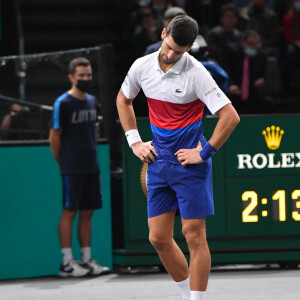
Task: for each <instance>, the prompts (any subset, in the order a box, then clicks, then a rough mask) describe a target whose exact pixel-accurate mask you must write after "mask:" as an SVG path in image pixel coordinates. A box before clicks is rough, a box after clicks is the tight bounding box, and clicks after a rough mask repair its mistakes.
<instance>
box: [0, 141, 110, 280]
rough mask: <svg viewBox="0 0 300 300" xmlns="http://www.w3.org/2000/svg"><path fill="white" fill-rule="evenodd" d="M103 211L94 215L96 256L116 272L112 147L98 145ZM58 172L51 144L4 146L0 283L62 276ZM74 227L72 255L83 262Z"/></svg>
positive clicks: (0, 172)
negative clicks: (112, 208) (112, 217)
mask: <svg viewBox="0 0 300 300" xmlns="http://www.w3.org/2000/svg"><path fill="white" fill-rule="evenodd" d="M98 156H99V162H100V168H101V184H102V193H103V208H102V209H101V210H97V211H95V213H94V216H93V236H92V256H93V258H94V259H95V260H97V261H98V262H99V263H100V264H103V265H106V266H109V267H110V268H111V267H112V236H111V207H110V169H109V162H110V158H109V146H108V145H107V144H100V145H98ZM61 212H62V184H61V176H60V174H59V168H58V166H57V164H56V163H55V160H54V158H53V156H52V154H51V150H50V147H49V146H48V145H34V146H5V147H1V146H0V237H1V242H0V279H10V278H25V277H35V276H47V275H56V274H58V270H59V265H60V263H61V252H60V246H59V239H58V234H57V227H58V222H59V218H60V215H61ZM76 224H77V220H76V222H74V227H73V242H72V243H73V245H72V246H73V254H74V257H75V258H76V259H80V253H79V245H78V242H77V238H76V236H77V232H76Z"/></svg>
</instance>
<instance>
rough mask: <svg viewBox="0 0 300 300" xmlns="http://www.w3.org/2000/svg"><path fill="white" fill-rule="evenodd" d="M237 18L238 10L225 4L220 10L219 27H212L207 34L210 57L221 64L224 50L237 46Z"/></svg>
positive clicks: (231, 5) (239, 34) (231, 4)
mask: <svg viewBox="0 0 300 300" xmlns="http://www.w3.org/2000/svg"><path fill="white" fill-rule="evenodd" d="M238 18H239V11H238V8H237V7H236V6H235V5H234V4H233V3H229V4H225V5H224V6H222V7H221V9H220V25H219V26H216V27H213V28H212V29H211V30H209V32H208V34H207V38H206V40H207V43H208V48H209V53H210V57H211V58H213V59H215V60H216V61H217V62H218V63H219V64H222V63H223V62H222V60H223V53H224V49H225V48H226V47H228V46H235V45H238V44H239V42H240V37H241V33H240V31H239V30H237V29H236V26H237V23H238Z"/></svg>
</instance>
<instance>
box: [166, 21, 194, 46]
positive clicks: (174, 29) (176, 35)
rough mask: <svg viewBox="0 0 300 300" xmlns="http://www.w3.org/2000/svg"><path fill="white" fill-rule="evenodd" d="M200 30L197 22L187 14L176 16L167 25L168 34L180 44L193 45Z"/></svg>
mask: <svg viewBox="0 0 300 300" xmlns="http://www.w3.org/2000/svg"><path fill="white" fill-rule="evenodd" d="M198 31H199V26H198V24H197V22H196V21H195V20H194V19H193V18H191V17H189V16H186V15H180V16H177V17H175V18H174V19H173V20H172V21H171V22H170V24H169V25H168V27H167V36H168V35H170V36H171V37H172V38H173V40H174V42H175V43H176V44H177V45H179V46H191V45H192V44H193V43H194V41H195V39H196V37H197V35H198Z"/></svg>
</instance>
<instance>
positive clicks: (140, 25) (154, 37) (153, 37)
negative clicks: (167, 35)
mask: <svg viewBox="0 0 300 300" xmlns="http://www.w3.org/2000/svg"><path fill="white" fill-rule="evenodd" d="M158 40H159V34H158V31H157V28H156V25H155V19H154V15H153V13H152V11H151V9H149V8H142V9H140V10H139V11H138V13H137V16H136V26H135V29H134V32H133V34H132V37H131V38H130V52H131V54H132V58H133V59H136V58H137V57H140V56H141V55H142V54H143V52H144V49H145V48H146V47H147V46H148V45H150V44H152V43H153V42H156V41H158Z"/></svg>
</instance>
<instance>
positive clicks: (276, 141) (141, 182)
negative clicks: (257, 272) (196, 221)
mask: <svg viewBox="0 0 300 300" xmlns="http://www.w3.org/2000/svg"><path fill="white" fill-rule="evenodd" d="M217 120H218V119H217V118H215V117H208V118H206V119H204V120H203V130H204V135H205V136H206V138H207V139H209V138H210V136H211V135H212V133H213V130H214V128H215V125H216V123H217ZM138 128H139V132H140V134H141V136H142V139H143V140H144V141H147V140H151V139H152V134H151V131H150V126H149V120H148V119H139V120H138ZM299 132H300V116H251V117H250V116H249V117H247V116H245V117H243V116H242V117H241V122H240V124H239V125H238V126H237V128H236V129H235V131H234V132H233V133H232V135H231V136H230V138H229V139H228V141H227V142H226V144H225V145H224V146H223V147H222V148H221V149H220V150H219V151H218V152H217V153H216V154H215V155H214V157H213V185H214V204H215V215H214V216H211V217H208V218H207V236H208V242H209V245H210V249H211V252H212V261H213V263H216V264H217V263H240V262H244V263H248V262H262V261H265V262H271V261H278V262H285V261H296V260H299V261H300V239H299V237H300V180H299V179H300V178H299V175H300V138H299ZM123 146H124V147H123V156H124V160H123V163H124V195H125V196H124V211H125V214H124V220H125V249H123V250H122V251H118V250H115V259H116V261H117V262H119V263H121V264H122V262H123V263H124V264H126V263H131V264H135V258H134V257H135V255H136V256H138V255H140V256H142V255H144V256H145V259H144V263H145V264H151V259H150V257H151V253H152V251H153V248H152V247H151V245H150V243H149V242H148V227H147V208H146V196H145V193H144V192H145V190H146V187H145V182H146V179H145V177H146V175H145V174H146V172H145V166H143V164H142V163H141V162H140V161H139V159H137V158H136V157H135V156H134V155H133V153H132V151H131V149H129V147H128V146H127V143H126V141H125V140H124V143H123ZM174 237H175V239H176V240H177V241H178V243H179V244H180V246H181V247H182V249H183V250H184V251H185V252H186V253H187V246H186V244H185V242H184V239H183V236H182V233H181V224H180V218H179V217H176V222H175V231H174ZM153 252H154V251H153ZM127 254H128V257H126V255H127ZM154 263H156V258H154V254H153V264H154ZM138 264H140V258H139V263H138Z"/></svg>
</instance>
